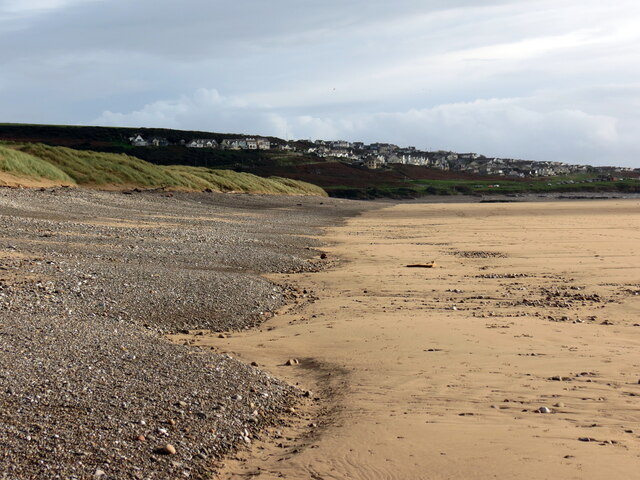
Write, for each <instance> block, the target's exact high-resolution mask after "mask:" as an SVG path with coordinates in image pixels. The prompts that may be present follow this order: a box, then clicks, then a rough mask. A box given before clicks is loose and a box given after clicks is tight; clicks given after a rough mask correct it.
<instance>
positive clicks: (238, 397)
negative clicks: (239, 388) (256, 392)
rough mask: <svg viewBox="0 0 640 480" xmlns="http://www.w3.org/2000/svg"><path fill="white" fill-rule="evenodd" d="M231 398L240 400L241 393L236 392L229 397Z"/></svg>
mask: <svg viewBox="0 0 640 480" xmlns="http://www.w3.org/2000/svg"><path fill="white" fill-rule="evenodd" d="M231 398H232V399H233V400H242V395H240V394H238V393H236V394H235V395H234V396H232V397H231Z"/></svg>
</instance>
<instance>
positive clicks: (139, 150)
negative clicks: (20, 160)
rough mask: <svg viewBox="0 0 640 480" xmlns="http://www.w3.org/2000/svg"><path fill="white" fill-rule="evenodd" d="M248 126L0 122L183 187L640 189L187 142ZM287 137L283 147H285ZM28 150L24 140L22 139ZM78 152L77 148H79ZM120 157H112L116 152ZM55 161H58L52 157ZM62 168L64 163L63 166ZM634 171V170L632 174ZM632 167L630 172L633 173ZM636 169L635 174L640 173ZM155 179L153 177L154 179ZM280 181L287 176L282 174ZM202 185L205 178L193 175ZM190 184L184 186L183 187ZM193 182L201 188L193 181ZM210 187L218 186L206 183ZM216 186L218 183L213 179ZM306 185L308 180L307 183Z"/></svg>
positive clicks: (590, 177) (28, 140)
mask: <svg viewBox="0 0 640 480" xmlns="http://www.w3.org/2000/svg"><path fill="white" fill-rule="evenodd" d="M136 135H141V136H142V137H144V138H153V137H159V138H162V139H166V141H167V142H168V143H169V144H168V145H166V146H134V145H132V144H131V141H130V138H132V137H134V136H136ZM246 136H247V135H246V134H238V133H215V132H203V131H195V130H173V129H165V128H130V127H91V126H64V125H28V124H0V141H2V140H5V141H12V142H20V143H22V144H34V143H37V144H41V145H42V146H41V147H38V148H41V149H42V148H44V145H47V146H56V147H67V149H72V150H75V151H85V152H94V153H91V154H87V155H86V156H85V157H83V158H85V159H86V160H85V161H86V162H89V163H91V162H97V161H98V160H96V159H97V158H102V157H99V155H98V153H100V154H124V155H126V156H127V157H128V158H129V159H133V158H135V159H139V160H144V161H146V162H148V163H149V164H153V165H155V166H158V167H167V168H164V169H159V171H162V172H163V174H165V175H166V174H168V172H177V171H178V170H181V171H182V173H181V174H180V175H181V176H180V180H177V179H175V178H174V179H173V180H172V181H173V182H177V184H176V185H173V187H175V188H183V187H182V186H181V185H178V184H180V182H186V181H187V180H185V178H184V177H185V175H186V173H184V172H186V171H188V169H187V170H185V169H184V168H178V167H191V168H199V167H203V168H204V169H216V170H233V171H234V172H236V173H246V174H253V175H257V176H260V177H279V178H280V179H283V178H286V179H290V180H294V181H303V182H306V183H309V184H313V185H316V186H318V187H320V188H321V189H324V190H325V191H326V192H327V193H328V194H329V195H331V196H337V197H346V198H360V199H367V198H379V197H392V198H415V197H420V196H423V195H434V194H438V195H454V194H461V193H463V194H475V195H482V194H486V193H491V194H496V193H509V194H513V193H525V192H533V193H537V192H543V193H544V192H550V191H555V192H571V191H580V192H584V191H587V192H588V191H617V192H640V181H638V180H637V179H632V178H625V179H622V181H619V180H620V179H617V178H613V177H612V178H609V179H607V178H600V177H601V175H600V174H594V173H591V174H587V175H567V176H564V177H563V176H555V177H551V178H544V177H541V178H526V179H525V178H507V177H505V176H488V175H481V174H476V173H470V172H465V171H451V170H444V169H436V168H429V167H426V166H417V165H403V164H400V163H393V164H387V165H384V166H382V168H376V169H369V168H366V167H365V166H363V165H361V164H358V163H357V162H353V161H345V160H341V159H340V158H335V157H331V156H328V157H320V156H317V155H315V154H309V153H306V152H307V151H308V150H309V149H310V148H313V147H315V146H316V145H314V144H313V143H312V142H310V141H295V142H286V141H285V140H283V139H280V138H276V137H266V138H268V139H269V141H270V142H271V145H272V146H273V147H274V148H272V149H269V150H247V149H245V150H224V149H213V148H187V147H186V146H185V145H184V144H185V143H188V142H189V141H191V140H193V139H199V138H200V139H201V138H207V139H213V140H215V141H216V142H218V143H221V142H222V141H223V140H225V139H232V138H238V137H246ZM285 145H287V148H288V149H286V150H283V149H281V148H280V147H283V146H285ZM20 149H21V150H22V151H27V150H28V148H27V147H21V148H20ZM78 155H80V154H78ZM112 158H115V157H112ZM54 163H55V162H54ZM63 173H64V170H63ZM633 175H635V174H633ZM633 175H632V176H633ZM635 176H637V175H635ZM150 181H152V180H150ZM280 181H282V180H280ZM196 184H197V185H198V187H197V188H199V185H200V183H196ZM184 188H186V187H184ZM188 188H196V187H194V186H191V187H188ZM204 188H213V187H204ZM216 188H218V187H216ZM305 188H306V187H305Z"/></svg>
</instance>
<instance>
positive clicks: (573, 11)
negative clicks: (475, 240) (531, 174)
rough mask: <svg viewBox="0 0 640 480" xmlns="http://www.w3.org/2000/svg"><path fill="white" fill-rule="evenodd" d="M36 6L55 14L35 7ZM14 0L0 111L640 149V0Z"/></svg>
mask: <svg viewBox="0 0 640 480" xmlns="http://www.w3.org/2000/svg"><path fill="white" fill-rule="evenodd" d="M5 1H6V0H5ZM42 2H44V3H49V4H50V7H51V8H48V9H38V10H34V11H33V12H31V11H30V10H29V9H28V8H27V6H28V5H35V4H38V3H40V4H42ZM14 3H15V2H14ZM2 5H3V4H2V3H0V45H2V46H3V47H5V48H2V49H0V62H2V65H3V69H2V70H0V106H1V107H2V109H1V111H2V112H3V113H4V115H5V116H6V117H5V118H3V119H0V121H2V120H4V121H26V122H56V123H60V122H67V123H94V122H102V123H109V124H124V123H127V124H130V125H140V126H142V125H147V126H171V127H176V128H197V129H212V130H218V131H238V132H240V131H244V132H254V133H262V134H278V135H285V134H287V133H288V134H289V135H297V136H303V137H307V136H314V135H316V136H331V137H353V138H354V139H357V138H360V139H363V140H376V139H379V140H388V141H394V142H397V143H410V144H418V145H420V142H424V143H422V146H427V147H428V146H438V147H441V148H460V149H465V150H466V149H469V150H472V149H475V150H482V149H485V150H486V152H487V153H492V152H496V154H498V152H500V154H501V155H506V156H508V155H510V153H509V152H512V153H511V155H513V156H522V157H528V158H541V159H556V158H557V159H563V158H564V159H576V158H577V157H578V156H579V157H580V158H582V159H583V160H584V161H585V162H601V160H602V158H603V157H606V156H607V155H609V156H608V158H609V159H611V161H613V160H616V161H618V160H619V159H621V160H620V161H625V162H628V158H633V159H635V158H636V157H637V155H636V154H637V153H638V145H637V144H636V143H635V142H634V141H632V140H630V139H631V137H632V136H631V135H630V134H629V132H632V131H633V129H634V128H635V127H636V126H637V124H638V116H637V114H636V113H635V112H636V110H637V108H632V105H636V106H637V104H638V91H637V88H636V84H635V82H637V79H638V78H640V77H639V73H640V67H639V65H640V58H639V56H640V51H638V49H637V44H638V41H640V35H639V34H638V33H636V31H637V28H636V27H635V26H636V25H637V22H638V21H639V20H640V5H637V4H636V3H635V2H633V1H631V0H623V1H620V2H616V4H615V5H612V4H607V5H605V4H603V3H602V2H600V1H599V0H583V1H581V2H578V1H577V0H566V1H562V2H557V1H552V0H532V1H528V2H517V1H513V0H512V1H481V2H478V1H462V0H460V1H454V2H441V1H439V2H435V1H424V0H422V1H420V0H402V1H398V2H389V1H388V0H384V1H383V0H372V1H364V0H354V1H349V2H344V1H342V0H340V1H338V0H327V1H324V2H319V1H310V0H306V1H305V0H295V1H294V0H275V1H271V2H265V1H262V0H261V1H258V0H248V1H243V2H233V3H230V2H223V1H204V0H188V1H185V2H180V3H176V2H169V1H168V0H157V1H154V2H152V1H150V0H138V1H136V2H130V1H127V2H125V1H124V0H108V1H107V0H21V3H20V6H21V9H20V11H19V12H18V13H16V12H15V11H14V12H13V13H11V12H9V10H3V9H2ZM54 7H55V8H54ZM9 17H11V21H7V19H8V18H9ZM213 91H216V92H220V93H219V95H218V97H216V96H215V95H213V96H211V97H208V96H207V95H210V94H211V92H213ZM207 92H209V93H207ZM460 132H463V135H462V136H461V135H460ZM505 132H508V133H507V134H505ZM532 132H533V133H535V134H536V135H539V136H540V137H541V138H546V139H548V141H545V142H540V141H539V140H538V141H531V138H532V135H531V134H532ZM536 132H537V133H536ZM607 132H609V133H611V132H614V133H612V134H611V135H609V133H607ZM563 135H564V136H565V137H563ZM470 142H475V145H477V146H476V147H475V148H474V147H473V145H469V144H468V143H470ZM577 152H580V154H579V155H578V154H577ZM607 152H609V153H607ZM634 152H635V154H634ZM542 157H544V158H542ZM550 157H553V158H550ZM633 161H636V160H633Z"/></svg>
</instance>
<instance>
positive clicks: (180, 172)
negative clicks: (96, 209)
mask: <svg viewBox="0 0 640 480" xmlns="http://www.w3.org/2000/svg"><path fill="white" fill-rule="evenodd" d="M0 171H6V172H9V173H12V174H16V175H21V176H23V177H29V178H34V177H35V178H46V179H49V180H59V181H60V182H62V183H66V184H72V185H82V186H89V187H98V188H99V187H116V188H117V187H118V186H121V187H123V188H127V187H141V188H161V187H162V188H168V189H175V190H194V191H199V190H204V189H210V190H213V191H217V192H243V193H265V194H287V195H321V196H326V195H327V194H326V192H325V191H324V190H323V189H321V188H320V187H317V186H315V185H312V184H309V183H305V182H300V181H296V180H291V179H287V178H279V177H271V178H263V177H258V176H256V175H252V174H250V173H239V172H234V171H231V170H214V169H210V168H204V167H189V166H180V165H170V166H162V165H154V164H151V163H149V162H146V161H144V160H140V159H139V158H135V157H131V156H128V155H124V154H114V153H102V152H94V151H88V150H74V149H70V148H65V147H51V146H48V145H43V144H16V143H13V144H2V145H0Z"/></svg>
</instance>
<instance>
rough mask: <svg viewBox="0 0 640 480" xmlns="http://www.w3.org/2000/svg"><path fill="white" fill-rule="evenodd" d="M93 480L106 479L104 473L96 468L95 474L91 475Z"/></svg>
mask: <svg viewBox="0 0 640 480" xmlns="http://www.w3.org/2000/svg"><path fill="white" fill-rule="evenodd" d="M93 478H94V480H101V479H105V478H107V474H106V473H105V471H104V470H101V469H99V468H97V469H96V471H95V473H94V474H93Z"/></svg>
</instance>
